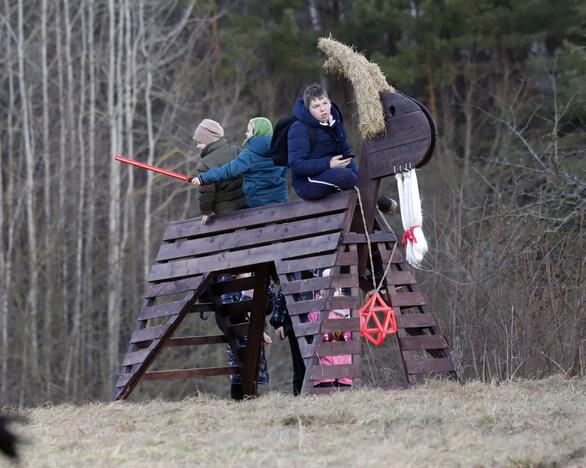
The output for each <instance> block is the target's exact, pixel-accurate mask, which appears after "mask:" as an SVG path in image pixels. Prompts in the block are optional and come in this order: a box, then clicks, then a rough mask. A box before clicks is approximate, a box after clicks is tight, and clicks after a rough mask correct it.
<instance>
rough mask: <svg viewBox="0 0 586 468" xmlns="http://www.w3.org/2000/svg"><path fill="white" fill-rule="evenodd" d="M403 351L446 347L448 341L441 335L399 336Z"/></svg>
mask: <svg viewBox="0 0 586 468" xmlns="http://www.w3.org/2000/svg"><path fill="white" fill-rule="evenodd" d="M399 342H400V343H401V350H402V351H417V350H424V349H446V348H449V346H448V342H447V341H446V339H445V338H444V337H443V336H441V335H420V336H404V337H399Z"/></svg>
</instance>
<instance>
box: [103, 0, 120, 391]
mask: <svg viewBox="0 0 586 468" xmlns="http://www.w3.org/2000/svg"><path fill="white" fill-rule="evenodd" d="M108 14H109V20H110V22H109V25H110V27H109V35H108V37H109V64H108V78H107V79H108V91H107V92H108V117H109V120H110V154H111V155H114V154H115V153H116V152H117V151H118V145H119V142H118V138H119V137H118V133H119V125H118V110H117V107H116V103H115V94H114V93H115V83H116V49H117V47H118V44H117V42H116V10H115V7H114V0H109V1H108ZM108 220H109V221H108V376H109V378H110V380H111V378H112V377H113V374H114V370H115V369H116V367H117V366H118V364H119V362H118V347H119V333H120V304H121V298H120V295H121V281H122V271H121V269H122V265H121V255H120V171H119V163H118V162H116V161H115V160H114V159H113V158H111V159H110V199H109V217H108ZM105 384H106V387H108V388H109V387H110V382H107V383H105Z"/></svg>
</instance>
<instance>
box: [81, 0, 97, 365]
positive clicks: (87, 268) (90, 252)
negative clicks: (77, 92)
mask: <svg viewBox="0 0 586 468" xmlns="http://www.w3.org/2000/svg"><path fill="white" fill-rule="evenodd" d="M87 5H88V27H87V36H88V39H87V43H88V60H89V64H88V68H89V70H88V71H89V111H88V127H89V128H88V152H87V159H88V181H87V182H88V183H87V185H88V206H87V223H86V231H85V232H86V234H85V239H86V243H85V255H84V293H83V295H84V303H85V304H87V305H88V306H89V304H92V303H93V299H94V298H93V289H94V287H93V277H94V238H95V236H96V232H95V229H96V198H97V190H96V177H97V175H96V138H97V135H96V64H95V53H96V48H95V44H94V28H95V8H94V2H93V1H89V2H87ZM84 323H85V324H86V330H85V333H84V335H85V336H86V337H87V349H90V350H91V349H92V348H93V347H94V333H92V329H91V327H92V325H93V323H94V320H92V319H91V318H88V319H87V320H85V321H84ZM93 354H94V353H92V352H88V353H87V367H88V368H89V369H93V367H94V365H93Z"/></svg>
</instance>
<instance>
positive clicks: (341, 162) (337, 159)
mask: <svg viewBox="0 0 586 468" xmlns="http://www.w3.org/2000/svg"><path fill="white" fill-rule="evenodd" d="M343 157H344V155H342V154H339V155H338V156H334V157H333V158H332V159H330V168H331V169H335V168H337V167H346V166H348V164H350V161H352V158H346V159H342V158H343Z"/></svg>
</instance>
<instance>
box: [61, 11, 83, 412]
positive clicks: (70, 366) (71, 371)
mask: <svg viewBox="0 0 586 468" xmlns="http://www.w3.org/2000/svg"><path fill="white" fill-rule="evenodd" d="M64 1H65V7H66V8H67V9H69V5H68V0H64ZM85 4H86V2H85V1H83V2H82V3H81V5H80V7H81V8H82V14H81V43H82V48H81V56H80V69H79V109H78V111H77V114H78V119H77V143H78V148H79V158H78V159H79V171H78V172H79V191H78V197H77V230H76V232H77V241H76V249H75V296H74V306H73V328H72V333H71V346H70V351H69V353H68V355H67V365H66V371H65V376H66V383H65V388H66V389H67V388H70V385H69V382H68V381H67V380H69V379H71V378H72V377H73V386H72V389H71V393H72V395H73V398H74V399H76V400H77V398H78V397H79V391H78V390H79V380H80V379H79V367H80V365H79V363H80V360H81V359H82V357H83V354H82V349H81V346H80V343H81V319H82V314H83V305H84V303H83V300H82V299H83V263H82V260H83V248H84V236H83V234H84V207H85V195H86V193H85V184H86V163H85V135H84V126H83V122H84V118H85V99H86V90H85V82H86V56H87V38H86V32H85V29H86V27H85V11H84V10H85ZM65 18H66V22H69V21H68V20H69V16H68V15H66V16H65Z"/></svg>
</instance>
